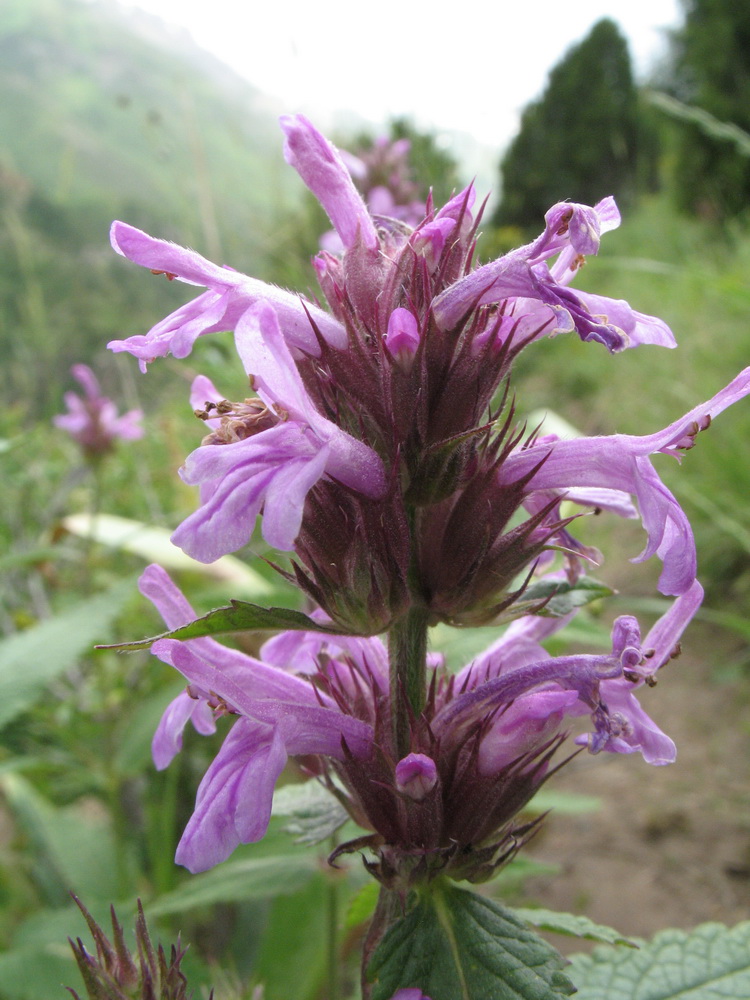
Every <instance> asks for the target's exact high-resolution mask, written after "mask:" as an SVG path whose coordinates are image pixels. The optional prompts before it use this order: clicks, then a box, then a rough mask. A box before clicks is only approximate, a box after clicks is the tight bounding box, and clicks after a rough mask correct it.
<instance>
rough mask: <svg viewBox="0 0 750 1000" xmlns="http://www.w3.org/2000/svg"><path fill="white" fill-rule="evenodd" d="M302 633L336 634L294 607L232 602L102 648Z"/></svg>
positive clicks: (333, 630)
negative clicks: (183, 622) (267, 632)
mask: <svg viewBox="0 0 750 1000" xmlns="http://www.w3.org/2000/svg"><path fill="white" fill-rule="evenodd" d="M266 629H268V630H271V631H284V630H290V631H291V630H296V631H303V632H323V633H325V634H326V635H336V634H337V633H336V629H333V628H330V627H328V626H326V625H322V624H321V623H320V622H316V621H315V620H314V619H313V618H310V617H309V616H308V615H305V614H303V613H302V612H301V611H294V610H292V609H291V608H262V607H261V606H260V605H259V604H250V603H248V602H247V601H232V602H231V603H230V605H229V606H228V607H226V608H216V609H215V610H214V611H209V612H208V614H207V615H203V616H202V617H201V618H196V620H195V621H193V622H190V624H189V625H182V626H180V628H173V629H170V631H169V632H162V633H161V634H160V635H155V636H152V637H151V638H150V639H141V640H139V641H136V642H118V643H113V644H112V645H109V646H102V647H101V648H102V649H123V650H135V649H146V648H147V647H148V646H150V645H151V644H152V643H154V642H156V640H157V639H181V640H184V639H199V638H201V637H202V636H206V635H226V634H227V633H230V632H257V631H263V630H266Z"/></svg>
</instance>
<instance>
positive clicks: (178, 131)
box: [0, 0, 293, 414]
mask: <svg viewBox="0 0 750 1000" xmlns="http://www.w3.org/2000/svg"><path fill="white" fill-rule="evenodd" d="M141 30H142V29H139V28H138V20H137V19H135V18H134V15H132V14H131V15H130V16H128V15H127V13H126V12H124V10H123V11H119V10H118V8H116V7H115V6H112V5H107V6H105V5H103V4H91V3H88V4H84V3H79V2H77V0H5V2H4V3H3V4H2V5H1V7H0V88H1V89H2V91H3V93H4V94H6V95H8V96H7V99H6V100H4V101H3V102H2V105H0V135H2V137H3V147H2V150H1V151H0V261H1V262H2V267H1V268H0V329H2V331H3V333H2V336H1V337H0V347H2V351H3V358H4V364H3V373H2V383H0V384H1V385H2V391H3V394H4V396H5V398H8V397H9V396H10V398H15V399H17V400H19V401H20V400H23V401H24V403H25V412H29V411H31V410H32V409H35V410H36V411H37V412H46V413H47V414H49V413H52V412H55V410H56V409H58V408H59V403H60V396H61V393H60V390H59V389H57V388H56V389H55V391H52V392H50V385H52V386H55V387H57V386H60V385H61V384H62V383H63V381H64V379H65V377H66V373H67V369H68V368H69V366H70V365H71V363H73V362H76V361H82V360H83V361H88V360H91V359H92V357H93V356H94V354H95V353H98V352H101V351H103V347H104V344H105V343H106V341H107V340H110V339H115V338H121V337H123V336H129V335H130V334H133V333H141V332H143V331H144V330H147V329H148V328H149V327H150V326H152V325H153V323H154V322H155V320H156V319H157V318H160V317H161V316H162V315H163V312H164V310H165V307H166V308H168V307H169V305H170V303H171V305H172V307H173V308H174V307H176V306H177V305H179V304H180V303H181V302H183V301H185V299H186V298H188V297H191V295H192V292H191V293H190V294H186V293H185V291H184V290H181V289H180V288H179V287H175V285H172V284H169V283H167V282H165V281H163V280H162V281H158V282H157V281H155V280H153V281H150V282H149V281H148V280H143V279H144V276H143V275H142V274H139V273H138V269H136V268H133V267H132V266H130V265H126V264H125V263H124V262H123V261H122V260H120V259H119V258H117V257H116V256H115V255H114V254H113V253H112V251H111V249H110V247H109V242H108V231H109V226H110V223H111V221H112V219H113V218H116V217H120V218H123V219H125V220H126V221H128V222H130V223H132V224H133V225H136V226H139V227H140V228H144V229H149V230H150V231H151V232H154V233H155V234H156V235H159V236H162V237H164V238H167V239H178V238H179V240H180V241H181V242H183V243H185V244H188V245H190V246H193V247H195V248H196V249H199V250H201V251H202V252H204V253H205V254H207V255H208V256H211V257H212V258H214V259H218V260H226V261H227V262H230V261H231V262H232V263H233V264H234V265H235V266H237V267H239V268H243V269H246V270H248V271H249V272H251V273H254V274H259V275H261V276H265V277H270V275H269V274H268V272H267V270H266V254H265V244H266V243H267V242H268V233H269V231H270V230H271V228H272V226H273V225H274V217H275V216H276V215H277V214H278V211H279V209H280V208H282V207H283V206H284V205H285V204H287V203H288V202H289V201H290V200H291V194H290V193H291V191H292V190H293V188H292V184H293V178H292V176H291V173H287V172H283V171H281V170H278V169H276V168H277V167H278V166H279V165H280V163H281V154H280V145H279V142H278V138H277V129H276V127H275V123H274V122H273V121H272V119H271V117H270V116H268V115H266V114H263V113H258V112H256V111H255V110H254V107H253V105H254V103H255V99H256V94H255V91H254V89H253V88H252V87H251V86H250V85H249V84H246V83H244V82H243V81H241V80H240V79H239V78H238V77H236V76H234V75H233V74H232V73H231V72H230V71H229V70H227V69H225V68H224V67H222V66H221V65H220V64H219V63H218V62H215V61H213V60H212V59H211V58H210V57H208V56H207V55H206V54H205V53H201V52H200V50H198V49H191V48H190V47H189V46H187V45H185V44H184V43H176V42H175V40H174V39H173V37H172V36H171V35H170V34H169V33H167V32H164V33H163V34H162V35H160V34H159V31H158V30H156V26H155V25H152V26H151V29H150V32H149V33H148V34H141V33H140V32H141ZM106 364H107V366H108V367H109V369H110V370H112V369H113V367H114V366H113V364H112V361H108V362H106Z"/></svg>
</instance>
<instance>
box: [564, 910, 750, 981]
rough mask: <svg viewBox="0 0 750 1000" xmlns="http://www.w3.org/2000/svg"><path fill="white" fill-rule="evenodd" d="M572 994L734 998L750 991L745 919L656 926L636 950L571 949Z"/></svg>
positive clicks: (749, 949)
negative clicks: (730, 925) (689, 926)
mask: <svg viewBox="0 0 750 1000" xmlns="http://www.w3.org/2000/svg"><path fill="white" fill-rule="evenodd" d="M569 971H570V976H571V979H572V980H573V981H574V982H575V984H576V986H577V987H578V990H579V992H578V993H576V1000H601V998H602V997H606V998H607V1000H678V998H679V1000H739V998H740V997H750V921H746V922H744V923H742V924H738V925H737V926H736V927H733V928H731V929H729V928H728V927H725V926H724V925H723V924H715V923H711V924H702V925H701V926H700V927H696V928H695V930H693V931H679V930H666V931H660V933H658V934H657V935H656V936H655V937H654V939H653V940H652V941H651V942H649V943H645V944H644V943H642V944H641V947H640V949H639V950H638V951H625V952H623V951H617V950H615V949H613V948H596V949H595V950H594V952H593V954H592V955H574V956H573V958H572V965H571V969H570V970H569Z"/></svg>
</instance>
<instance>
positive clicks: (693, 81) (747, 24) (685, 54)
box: [669, 0, 750, 219]
mask: <svg viewBox="0 0 750 1000" xmlns="http://www.w3.org/2000/svg"><path fill="white" fill-rule="evenodd" d="M684 7H685V23H684V25H683V27H682V29H681V30H679V31H678V32H676V33H675V34H674V35H673V36H672V37H673V66H672V73H671V76H672V79H671V80H670V81H669V89H671V90H672V91H673V96H675V97H676V98H678V99H679V100H680V101H682V102H684V103H685V104H687V105H692V106H695V107H696V108H697V109H698V110H699V111H700V112H704V113H705V112H707V113H708V115H709V116H711V118H713V119H716V120H718V122H720V123H723V124H725V125H728V126H735V127H739V129H741V130H743V131H744V132H750V8H749V7H748V6H747V4H737V3H734V2H733V0H684ZM675 181H676V186H677V197H678V199H679V202H680V204H681V205H682V207H683V208H686V209H689V210H691V211H694V212H700V213H702V214H704V215H707V216H709V217H713V218H719V219H729V218H733V217H736V216H739V215H743V214H745V213H746V212H747V209H748V207H750V158H748V156H747V154H746V153H743V152H742V151H741V150H738V149H737V148H734V147H733V145H730V144H729V143H727V141H726V138H725V137H724V136H721V135H716V133H715V131H713V132H712V130H711V129H710V128H708V129H707V128H706V127H705V121H703V122H701V121H695V120H694V121H693V122H687V123H686V125H685V126H684V127H683V128H681V129H680V133H679V139H678V148H677V155H676V164H675Z"/></svg>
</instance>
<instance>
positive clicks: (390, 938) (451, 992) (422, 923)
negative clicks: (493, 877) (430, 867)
mask: <svg viewBox="0 0 750 1000" xmlns="http://www.w3.org/2000/svg"><path fill="white" fill-rule="evenodd" d="M565 964H566V963H565V959H564V958H562V956H561V955H559V954H558V953H557V952H556V951H555V950H554V948H552V947H551V945H549V944H547V942H546V941H544V940H542V938H540V937H539V936H538V935H537V934H535V933H534V932H533V931H531V930H529V929H528V927H527V926H526V925H525V924H524V923H523V922H522V921H521V920H519V919H518V918H517V917H516V916H515V915H514V914H513V913H512V912H511V911H510V910H507V909H505V908H504V907H502V906H500V905H499V904H498V903H495V902H493V901H492V900H491V899H487V898H486V897H484V896H478V895H476V894H475V893H472V892H467V891H466V890H464V889H458V888H456V887H455V886H452V885H448V884H444V883H440V882H439V883H436V884H434V886H433V887H431V891H430V892H429V893H427V892H425V893H424V895H423V896H422V897H421V898H420V899H419V901H418V902H417V904H416V906H414V907H413V909H412V910H411V911H410V912H409V913H407V915H406V916H405V917H402V918H401V919H400V920H397V921H396V923H395V924H393V925H392V926H391V927H390V928H389V929H388V931H387V933H386V935H385V937H384V938H383V940H382V942H381V944H380V946H379V947H378V949H377V951H376V952H375V955H374V956H373V958H372V960H371V962H370V964H369V967H368V969H367V974H368V977H369V978H370V980H371V981H372V982H373V983H374V987H373V993H372V997H373V1000H389V998H390V997H392V996H393V994H394V993H395V992H396V990H398V989H404V988H409V987H411V988H419V989H421V990H422V992H423V993H426V994H427V995H428V996H429V997H431V1000H488V998H489V997H492V1000H559V998H560V997H562V996H569V995H570V994H571V993H572V992H573V984H572V983H571V982H570V981H569V980H568V979H567V977H566V976H564V975H563V973H562V972H561V971H560V970H561V969H562V967H563V966H564V965H565Z"/></svg>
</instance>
